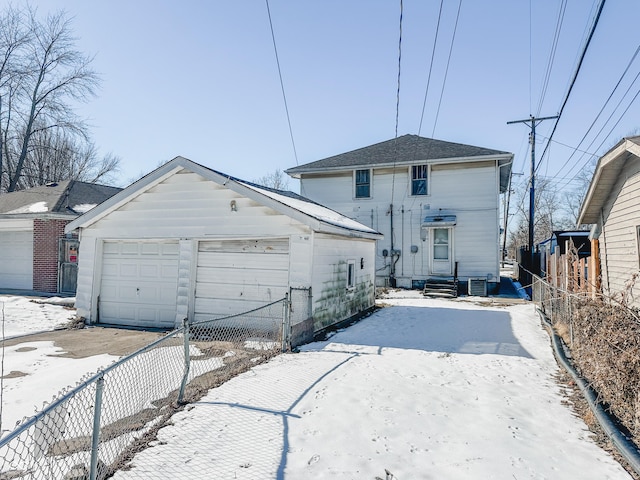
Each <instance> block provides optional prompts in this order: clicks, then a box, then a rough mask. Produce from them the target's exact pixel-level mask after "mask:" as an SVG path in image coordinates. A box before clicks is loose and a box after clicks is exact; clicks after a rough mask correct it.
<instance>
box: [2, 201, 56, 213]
mask: <svg viewBox="0 0 640 480" xmlns="http://www.w3.org/2000/svg"><path fill="white" fill-rule="evenodd" d="M48 211H49V207H48V206H47V202H35V203H31V204H29V205H25V206H23V207H20V208H16V209H15V210H12V211H10V212H8V213H45V212H48Z"/></svg>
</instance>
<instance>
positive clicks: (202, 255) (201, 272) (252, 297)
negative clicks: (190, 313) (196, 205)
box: [194, 238, 289, 321]
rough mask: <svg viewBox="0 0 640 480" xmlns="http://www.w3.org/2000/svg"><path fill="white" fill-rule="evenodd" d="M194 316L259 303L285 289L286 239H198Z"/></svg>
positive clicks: (204, 317)
mask: <svg viewBox="0 0 640 480" xmlns="http://www.w3.org/2000/svg"><path fill="white" fill-rule="evenodd" d="M197 258H198V260H197V272H196V291H195V309H194V320H195V321H200V320H207V319H211V318H218V317H223V316H227V315H233V314H236V313H241V312H245V311H247V310H252V309H254V308H258V307H261V306H262V305H265V304H266V303H271V302H274V301H276V300H280V299H281V298H284V296H285V294H286V293H287V292H288V291H289V239H288V238H273V239H256V240H208V241H201V242H198V257H197Z"/></svg>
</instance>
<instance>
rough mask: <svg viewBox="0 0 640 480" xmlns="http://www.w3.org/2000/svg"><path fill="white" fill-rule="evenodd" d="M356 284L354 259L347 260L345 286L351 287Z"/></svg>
mask: <svg viewBox="0 0 640 480" xmlns="http://www.w3.org/2000/svg"><path fill="white" fill-rule="evenodd" d="M355 286H356V261H355V260H349V261H348V262H347V288H349V289H351V288H354V287H355Z"/></svg>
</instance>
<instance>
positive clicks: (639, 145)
mask: <svg viewBox="0 0 640 480" xmlns="http://www.w3.org/2000/svg"><path fill="white" fill-rule="evenodd" d="M631 157H636V158H640V136H636V137H628V138H623V139H622V140H620V141H619V142H618V143H617V144H616V145H615V146H614V147H613V148H612V149H611V150H609V151H608V152H607V153H605V154H604V155H603V156H602V157H600V159H599V160H598V164H597V165H596V170H595V172H594V174H593V177H592V179H591V183H590V184H589V189H588V190H587V194H586V195H585V197H584V200H583V202H582V207H581V208H580V214H579V215H578V225H587V224H595V223H598V221H599V220H600V211H601V210H602V208H603V206H604V204H605V202H606V201H607V200H608V198H609V195H610V194H611V190H612V189H613V187H614V186H615V184H616V182H617V181H618V176H619V174H620V171H621V170H622V169H623V167H624V165H625V163H626V162H627V160H628V159H629V158H631Z"/></svg>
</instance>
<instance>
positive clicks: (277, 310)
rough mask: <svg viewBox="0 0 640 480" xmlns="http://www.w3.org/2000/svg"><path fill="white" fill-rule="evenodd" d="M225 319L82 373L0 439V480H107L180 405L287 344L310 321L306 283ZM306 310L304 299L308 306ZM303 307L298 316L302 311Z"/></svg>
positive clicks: (183, 331)
mask: <svg viewBox="0 0 640 480" xmlns="http://www.w3.org/2000/svg"><path fill="white" fill-rule="evenodd" d="M293 297H294V298H295V302H291V301H290V300H289V298H288V297H287V298H284V299H282V300H279V301H276V302H273V303H271V304H269V305H266V306H264V307H261V308H258V309H256V310H253V311H250V312H245V313H242V314H239V315H234V316H230V317H224V318H217V319H210V320H207V321H202V322H198V323H191V324H189V323H187V322H186V321H185V324H184V325H183V327H182V328H180V329H177V330H174V331H173V332H171V333H169V334H167V335H166V336H164V337H163V338H161V339H159V340H158V341H156V342H154V343H152V344H150V345H148V346H146V347H144V348H142V349H140V350H139V351H137V352H135V353H133V354H131V355H129V356H127V357H125V358H123V359H121V360H119V361H118V362H116V363H114V364H113V365H111V366H109V367H107V368H105V369H103V370H101V371H99V372H98V373H96V374H94V375H91V376H88V377H87V378H84V379H82V381H81V382H80V383H79V384H78V385H77V386H76V387H74V388H70V389H67V391H64V392H63V393H62V394H61V395H60V396H59V397H58V398H57V399H56V400H54V401H53V402H52V403H50V404H49V405H48V406H47V407H46V408H45V409H44V410H42V411H41V412H40V413H38V414H36V415H35V416H33V417H30V418H26V419H25V420H23V421H22V422H21V423H20V425H19V426H18V427H17V428H16V429H15V430H14V431H13V432H12V433H10V434H8V435H6V436H5V437H4V438H2V439H0V480H9V479H43V480H44V479H46V480H51V479H66V480H67V479H68V480H71V479H91V480H94V479H104V478H107V477H109V476H111V475H113V473H114V472H116V471H117V470H119V469H122V468H126V466H127V465H128V463H129V461H130V460H131V459H132V458H133V456H134V455H135V453H136V452H138V451H140V450H142V449H144V448H145V447H146V446H147V445H148V444H149V442H152V441H153V440H154V439H155V437H156V433H157V432H158V430H159V429H160V428H162V427H163V426H165V425H167V423H168V422H169V420H170V418H171V416H172V415H173V414H174V413H175V412H176V411H178V410H180V409H181V408H182V405H184V404H185V403H189V402H193V401H196V400H198V399H199V398H201V397H202V396H203V395H204V394H205V393H206V392H207V391H208V390H209V389H211V388H213V387H216V386H218V385H220V384H222V383H224V382H225V381H226V380H228V379H229V378H231V377H233V376H235V375H237V374H239V373H241V372H244V371H246V370H249V369H250V368H251V367H252V366H254V365H257V364H259V363H261V362H264V361H266V360H268V359H269V358H271V357H273V356H274V355H277V354H279V353H280V352H282V351H285V350H286V349H288V348H290V341H291V331H292V318H293V321H294V322H295V324H296V325H299V324H300V323H302V322H304V321H307V320H308V318H307V315H308V310H305V304H304V302H305V301H307V302H309V301H310V298H311V296H310V291H309V290H308V289H306V293H305V292H303V291H300V292H296V294H295V295H293ZM306 308H309V307H308V303H307V305H306ZM302 312H304V313H302Z"/></svg>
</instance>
